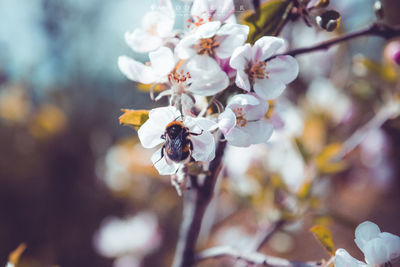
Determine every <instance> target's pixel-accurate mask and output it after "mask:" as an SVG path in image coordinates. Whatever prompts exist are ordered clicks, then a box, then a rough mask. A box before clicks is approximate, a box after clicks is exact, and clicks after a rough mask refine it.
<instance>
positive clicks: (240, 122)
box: [218, 94, 273, 147]
mask: <svg viewBox="0 0 400 267" xmlns="http://www.w3.org/2000/svg"><path fill="white" fill-rule="evenodd" d="M267 110H268V103H267V102H264V101H260V99H259V98H257V97H256V96H255V95H253V94H239V95H235V96H234V97H232V99H231V100H230V101H229V103H228V105H227V106H226V110H225V111H224V112H223V113H221V114H220V115H219V117H218V126H219V129H220V130H221V132H222V133H223V134H224V136H225V138H226V140H227V141H228V143H229V144H230V145H233V146H239V147H247V146H250V145H251V144H259V143H264V142H267V141H268V139H269V138H270V137H271V135H272V131H273V127H272V124H271V123H269V122H267V120H266V119H264V116H265V113H266V112H267Z"/></svg>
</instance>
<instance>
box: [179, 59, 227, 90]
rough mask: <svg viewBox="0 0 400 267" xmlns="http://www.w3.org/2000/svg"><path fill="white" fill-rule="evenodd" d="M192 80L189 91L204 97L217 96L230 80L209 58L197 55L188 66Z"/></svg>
mask: <svg viewBox="0 0 400 267" xmlns="http://www.w3.org/2000/svg"><path fill="white" fill-rule="evenodd" d="M185 70H187V71H188V72H189V73H190V75H191V77H192V79H191V85H190V87H189V88H188V91H190V92H193V93H195V94H198V95H202V96H210V95H215V94H217V93H219V92H221V91H222V90H224V89H225V88H227V87H228V85H229V78H228V76H227V75H226V73H225V72H223V71H222V70H221V68H220V66H219V65H218V63H217V62H216V61H215V60H214V59H213V58H211V57H209V56H200V55H196V56H194V57H193V58H192V59H190V61H189V62H187V64H186V68H185Z"/></svg>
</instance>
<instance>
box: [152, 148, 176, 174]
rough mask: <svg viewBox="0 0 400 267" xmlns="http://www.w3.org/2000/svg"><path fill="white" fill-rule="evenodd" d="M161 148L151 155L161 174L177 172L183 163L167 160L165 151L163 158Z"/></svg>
mask: <svg viewBox="0 0 400 267" xmlns="http://www.w3.org/2000/svg"><path fill="white" fill-rule="evenodd" d="M161 149H162V148H160V149H158V150H157V151H156V152H154V154H153V156H152V157H151V161H152V162H153V164H154V167H155V168H156V169H157V171H158V173H159V174H160V175H171V174H174V173H176V172H177V171H178V169H179V167H180V165H181V164H180V163H176V162H173V161H171V160H167V159H166V155H165V153H164V157H162V158H161Z"/></svg>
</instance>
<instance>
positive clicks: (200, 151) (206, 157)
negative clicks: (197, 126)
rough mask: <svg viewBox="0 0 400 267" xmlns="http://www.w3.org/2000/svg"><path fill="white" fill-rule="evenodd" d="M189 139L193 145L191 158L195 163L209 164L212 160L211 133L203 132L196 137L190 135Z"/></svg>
mask: <svg viewBox="0 0 400 267" xmlns="http://www.w3.org/2000/svg"><path fill="white" fill-rule="evenodd" d="M190 138H191V140H192V143H193V151H192V157H193V158H194V159H195V160H196V161H205V162H209V161H211V160H213V159H214V157H215V141H214V136H213V135H212V134H211V133H209V132H207V131H206V130H203V133H202V134H200V135H198V136H194V135H192V136H191V137H190Z"/></svg>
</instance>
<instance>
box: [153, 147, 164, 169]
mask: <svg viewBox="0 0 400 267" xmlns="http://www.w3.org/2000/svg"><path fill="white" fill-rule="evenodd" d="M164 149H165V144H164V145H163V146H162V148H161V158H160V159H159V160H157V161H156V162H154V163H153V164H154V165H155V164H157V162H159V161H160V160H162V158H163V157H164Z"/></svg>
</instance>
